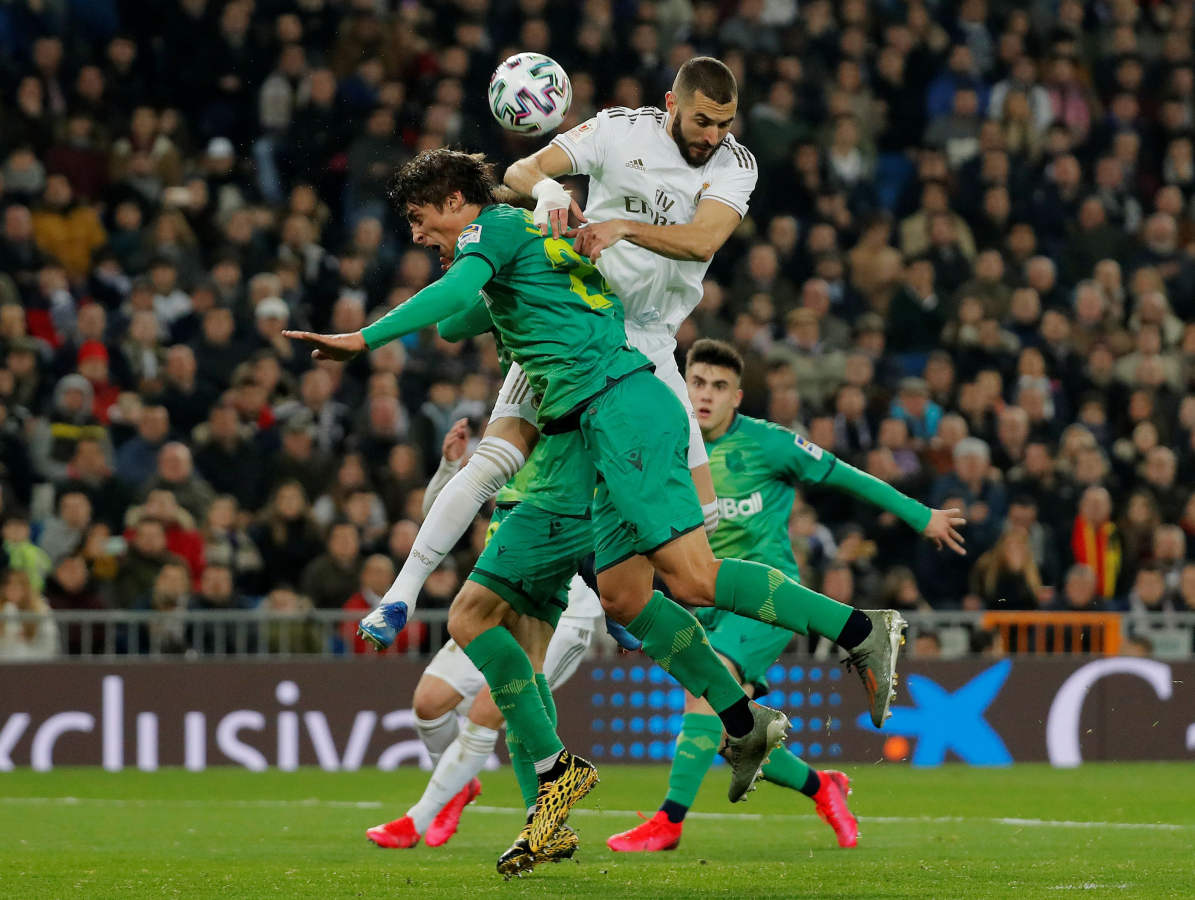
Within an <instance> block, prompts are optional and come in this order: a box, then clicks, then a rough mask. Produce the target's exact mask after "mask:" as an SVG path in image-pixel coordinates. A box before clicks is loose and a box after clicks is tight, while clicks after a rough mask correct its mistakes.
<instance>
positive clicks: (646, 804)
mask: <svg viewBox="0 0 1195 900" xmlns="http://www.w3.org/2000/svg"><path fill="white" fill-rule="evenodd" d="M847 771H848V773H849V774H850V775H851V776H852V778H854V779H855V787H856V790H855V794H854V796H853V797H852V806H853V808H854V809H855V811H856V812H857V814H858V815H859V818H860V820H861V829H862V834H861V837H860V840H859V847H858V848H857V849H856V850H839V849H837V847H836V845H835V844H834V840H833V835H832V833H831V832H830V830H829V829H828V828H827V827H826V826H825V825H823V824H822V823H821V822H820V821H819V820H818V819H816V818H814V817H813V815H812V805H811V804H810V803H809V801H807V800H806V799H805V798H803V797H801V796H799V795H796V794H793V793H790V792H786V791H782V790H779V789H777V788H775V787H773V786H770V785H763V786H761V788H760V789H759V791H757V792H756V793H754V794H752V795H751V798H750V800H749V801H748V802H747V803H744V804H738V805H735V806H733V807H732V806H730V805H729V804H727V803H726V801H725V794H724V793H723V792H724V791H725V778H726V774H725V770H717V771H715V772H714V774H713V775H712V776H711V777H710V778H709V779H707V783H706V787H705V790H704V792H703V794H702V796H701V797H700V798H699V799H698V805H697V808H698V810H700V811H702V812H703V813H705V814H706V815H703V816H698V817H691V818H690V820H689V822H688V823H687V824H686V830H685V836H684V841H683V843H682V845H681V847H680V849H679V850H677V851H675V852H673V853H662V854H652V855H648V856H624V855H620V854H614V853H611V852H609V851H608V850H607V849H606V847H605V843H604V841H605V838H606V837H607V836H608V835H610V834H611V833H613V832H615V831H621V830H623V829H625V828H628V827H630V826H631V825H633V824H634V823H635V821H636V819H635V817H634V815H633V814H631V815H628V814H626V812H625V811H627V810H635V809H643V810H644V811H645V812H648V813H649V814H650V810H652V809H653V808H654V807H655V806H656V805H657V803H658V801H659V799H660V797H661V795H662V792H663V790H664V780H665V777H666V776H665V770H664V769H662V768H658V767H656V768H649V767H630V766H626V767H619V766H613V765H607V766H605V767H603V770H602V784H601V785H600V786H599V787H598V789H597V790H596V791H595V792H594V793H593V794H591V795H590V797H589V798H588V799H587V801H586V802H585V804H584V806H583V807H582V808H581V809H579V810H578V811H577V812H576V813H574V815H573V817H572V819H571V820H570V821H571V824H573V825H574V826H575V827H576V828H577V830H578V831H579V832H580V834H581V838H582V847H581V850H580V851H579V853H578V854H577V862H575V863H574V862H566V863H561V864H558V865H552V866H545V867H541V868H540V869H539V870H537V871H536V872H535V873H534V874H533V875H532V876H531V877H529V878H525V879H522V880H513V881H510V882H503V881H502V879H501V878H500V877H499V876H498V875H497V874H496V873H495V871H494V861H495V859H496V857H497V854H498V853H499V852H501V851H502V850H504V849H505V848H506V847H507V846H508V845H509V843H510V841H511V840H512V839H513V837H514V836H515V834H516V833H517V831H518V828H519V826H520V824H521V817H520V816H519V815H518V814H517V813H516V812H515V811H514V807H516V806H517V805H518V797H517V792H516V789H515V785H514V780H513V778H511V777H510V775H509V773H508V772H505V771H503V772H491V773H487V775H486V777H485V778H484V779H483V782H484V785H485V789H484V790H485V792H484V794H483V795H482V797H481V798H480V799H479V800H478V805H479V808H477V809H471V810H468V811H467V812H466V814H465V817H464V820H463V822H462V825H461V830H460V832H459V833H458V834H457V836H456V837H455V838H454V839H453V840H452V842H451V843H449V844H448V845H447V846H445V847H441V848H436V849H428V848H427V847H423V846H420V847H417V848H416V849H414V850H393V851H382V850H379V849H377V848H375V847H373V846H372V845H371V844H369V843H368V842H367V841H366V840H365V837H364V835H363V830H364V829H365V828H366V827H368V826H370V825H374V824H376V823H378V822H380V821H383V820H385V819H388V818H392V817H394V816H397V815H399V814H401V813H402V812H403V811H404V810H405V808H406V806H407V805H409V803H410V802H411V801H413V800H414V798H415V797H416V795H417V794H418V792H419V791H420V790H421V789H422V786H423V783H424V779H425V777H426V776H425V775H424V774H423V773H421V772H418V771H415V770H410V771H405V770H404V771H399V772H395V773H378V772H355V773H326V772H320V771H310V770H305V771H302V772H296V773H280V772H267V773H260V774H254V773H249V772H245V771H242V770H220V769H217V770H209V771H207V772H203V773H189V772H181V771H173V770H171V771H162V772H157V773H143V772H136V771H130V772H122V773H117V774H110V773H105V772H97V771H95V770H90V769H88V770H80V769H75V770H70V769H62V770H58V771H54V772H49V773H31V772H27V771H17V772H9V773H5V774H3V775H0V896H3V897H6V898H20V900H33V898H42V897H46V898H60V897H67V896H78V897H85V898H105V897H120V898H137V897H176V896H177V897H187V898H196V897H237V898H241V897H246V898H262V897H285V898H287V900H297V898H306V897H312V898H315V897H318V898H328V897H392V896H395V895H401V896H410V897H419V898H422V897H439V896H443V897H454V898H460V897H464V896H467V895H493V894H501V895H503V896H506V897H526V896H549V897H595V896H602V897H616V896H634V897H689V896H701V897H705V896H737V897H762V896H767V897H877V898H879V897H914V898H919V900H926V898H939V897H965V898H968V900H974V898H980V897H1017V898H1027V897H1051V898H1057V897H1061V896H1067V895H1070V894H1076V893H1077V894H1085V895H1087V896H1098V897H1105V896H1117V897H1151V898H1153V897H1190V896H1192V894H1193V893H1195V808H1193V806H1192V802H1191V801H1192V798H1195V768H1193V767H1192V766H1191V765H1190V764H1189V763H1186V764H1182V763H1174V764H1148V765H1087V766H1084V767H1082V768H1080V769H1077V770H1069V771H1055V770H1052V769H1049V768H1047V767H1044V766H1030V765H1022V766H1015V767H1013V768H1009V769H994V770H993V769H987V770H981V769H969V768H963V767H957V766H949V767H945V768H941V769H932V770H914V769H909V768H905V767H900V766H891V765H877V766H852V767H848V768H847ZM64 798H75V799H74V800H67V799H64ZM378 801H382V802H383V803H384V806H378V805H376V804H377V802H378ZM620 811H622V812H620ZM869 816H870V817H872V818H871V820H870V821H869V820H868V817H869ZM1005 817H1016V818H1019V819H1034V820H1042V821H1039V822H1036V823H1009V822H1005V821H1001V819H1003V818H1005ZM1066 823H1070V824H1066ZM1076 823H1088V824H1085V825H1080V824H1076ZM1090 823H1137V824H1139V825H1154V826H1161V825H1165V826H1172V827H1119V828H1117V827H1109V826H1108V825H1092V824H1090Z"/></svg>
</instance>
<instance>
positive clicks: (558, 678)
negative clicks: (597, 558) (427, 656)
mask: <svg viewBox="0 0 1195 900" xmlns="http://www.w3.org/2000/svg"><path fill="white" fill-rule="evenodd" d="M599 623H604V620H603V619H601V618H599V617H596V616H593V617H584V618H577V617H573V616H561V617H560V622H559V623H558V624H557V626H556V631H555V632H554V633H553V635H552V640H551V641H550V642H549V644H548V652H547V653H546V654H545V655H544V674H545V675H547V677H548V686H549V687H550V688H552V689H553V690H555V689H556V687H557V686H558V685H562V684H564V683H565V682H566V681H568V680H569V679H570V678H571V677H572V676H573V673H574V672H576V671H577V666H579V665H580V664H581V660H582V659H583V658H584V657H585V652H586V651H587V650H588V649H589V645H590V644H591V643H592V642H593V636H594V634H595V633H596V631H597V628H598V627H604V624H599ZM423 673H424V674H425V675H434V676H435V677H436V678H439V679H440V680H441V681H443V682H445V683H447V684H448V685H449V686H450V687H451V688H452V689H453V690H454V691H456V692H457V693H458V694H460V695H461V696H462V697H464V700H462V701H461V703H460V704H459V705H458V706H457V708H456V711H457V712H458V713H460V714H461V715H462V716H464V715H468V713H469V709H470V708H471V707H472V706H473V701H474V700H475V699H476V698H477V695H478V694H480V693H481V689H482V688H484V687H485V676H484V675H482V674H481V670H479V669H478V668H477V666H475V665H473V661H472V660H471V659H469V657H468V656H467V655H466V654H465V651H464V650H462V649H461V648H460V647H458V646H457V643H456V641H454V640H451V639H449V641H448V643H446V644H445V645H444V646H443V647H441V648H440V649H439V651H438V652H437V653H436V655H435V656H433V657H432V661H431V662H430V663H428V664H427V668H426V669H424V670H423Z"/></svg>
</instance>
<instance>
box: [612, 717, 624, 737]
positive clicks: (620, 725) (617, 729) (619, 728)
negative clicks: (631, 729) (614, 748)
mask: <svg viewBox="0 0 1195 900" xmlns="http://www.w3.org/2000/svg"><path fill="white" fill-rule="evenodd" d="M625 728H626V723H625V722H623V720H622V719H611V720H610V730H611V731H613V732H614V733H615V734H622V732H623V730H624V729H625Z"/></svg>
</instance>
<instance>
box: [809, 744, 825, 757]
mask: <svg viewBox="0 0 1195 900" xmlns="http://www.w3.org/2000/svg"><path fill="white" fill-rule="evenodd" d="M809 755H810V756H812V757H815V758H816V757H818V756H821V755H822V745H821V744H810V745H809Z"/></svg>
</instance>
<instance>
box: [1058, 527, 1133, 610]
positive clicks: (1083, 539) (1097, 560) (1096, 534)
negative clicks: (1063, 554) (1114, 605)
mask: <svg viewBox="0 0 1195 900" xmlns="http://www.w3.org/2000/svg"><path fill="white" fill-rule="evenodd" d="M1071 552H1072V553H1074V555H1075V562H1078V563H1083V564H1084V565H1086V566H1090V567H1091V569H1092V570H1093V571H1094V572H1095V577H1096V585H1097V587H1096V591H1097V593H1098V594H1099V596H1101V597H1113V596H1115V595H1116V579H1117V578H1118V577H1119V576H1120V566H1121V562H1122V559H1123V556H1122V553H1121V547H1120V532H1119V531H1118V530H1117V528H1116V526H1115V525H1114V524H1112V523H1111V522H1105V523H1104V524H1103V525H1092V524H1091V523H1089V522H1088V521H1087V520H1086V519H1084V518H1083V517H1082V516H1075V527H1074V529H1072V531H1071Z"/></svg>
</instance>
